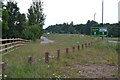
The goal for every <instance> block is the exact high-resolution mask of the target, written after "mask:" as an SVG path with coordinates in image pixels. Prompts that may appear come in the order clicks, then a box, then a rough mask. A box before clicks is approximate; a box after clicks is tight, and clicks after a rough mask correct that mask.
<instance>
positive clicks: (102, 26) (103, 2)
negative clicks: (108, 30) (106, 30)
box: [102, 0, 104, 40]
mask: <svg viewBox="0 0 120 80" xmlns="http://www.w3.org/2000/svg"><path fill="white" fill-rule="evenodd" d="M103 10H104V1H103V0H102V27H103V25H104V24H103V14H104V12H103ZM102 40H103V36H102Z"/></svg>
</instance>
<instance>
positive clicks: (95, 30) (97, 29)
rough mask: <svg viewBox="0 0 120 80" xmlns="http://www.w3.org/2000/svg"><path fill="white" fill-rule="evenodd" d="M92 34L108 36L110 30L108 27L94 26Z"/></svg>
mask: <svg viewBox="0 0 120 80" xmlns="http://www.w3.org/2000/svg"><path fill="white" fill-rule="evenodd" d="M91 35H93V36H107V35H108V31H107V28H106V27H92V28H91Z"/></svg>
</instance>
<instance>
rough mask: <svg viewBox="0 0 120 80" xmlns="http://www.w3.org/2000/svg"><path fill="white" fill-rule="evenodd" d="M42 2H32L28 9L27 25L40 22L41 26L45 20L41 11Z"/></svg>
mask: <svg viewBox="0 0 120 80" xmlns="http://www.w3.org/2000/svg"><path fill="white" fill-rule="evenodd" d="M42 6H43V2H41V0H40V1H39V2H33V4H32V5H31V6H30V8H29V9H28V14H27V16H28V19H29V25H34V24H38V23H39V24H40V26H41V27H42V26H43V25H44V21H45V15H44V13H43V8H42Z"/></svg>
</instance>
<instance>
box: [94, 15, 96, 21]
mask: <svg viewBox="0 0 120 80" xmlns="http://www.w3.org/2000/svg"><path fill="white" fill-rule="evenodd" d="M95 15H96V13H94V21H95Z"/></svg>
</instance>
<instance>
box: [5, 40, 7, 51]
mask: <svg viewBox="0 0 120 80" xmlns="http://www.w3.org/2000/svg"><path fill="white" fill-rule="evenodd" d="M5 44H6V45H5V48H7V38H6V43H5ZM5 51H6V52H7V49H6V50H5Z"/></svg>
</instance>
